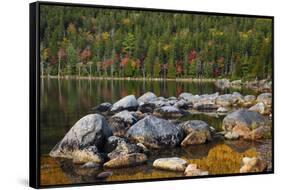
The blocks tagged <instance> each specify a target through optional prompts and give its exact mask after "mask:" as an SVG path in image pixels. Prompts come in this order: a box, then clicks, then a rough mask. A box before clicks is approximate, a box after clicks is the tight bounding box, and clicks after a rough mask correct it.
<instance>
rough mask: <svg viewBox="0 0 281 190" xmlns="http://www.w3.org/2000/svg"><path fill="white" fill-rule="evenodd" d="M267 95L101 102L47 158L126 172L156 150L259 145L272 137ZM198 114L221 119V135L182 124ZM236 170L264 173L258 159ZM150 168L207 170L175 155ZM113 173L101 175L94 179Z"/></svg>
mask: <svg viewBox="0 0 281 190" xmlns="http://www.w3.org/2000/svg"><path fill="white" fill-rule="evenodd" d="M271 96H272V95H271V93H262V94H260V95H258V96H257V97H255V96H253V95H246V96H243V95H241V94H240V93H238V92H234V93H232V94H222V95H220V94H219V93H214V94H203V95H193V94H190V93H182V94H180V95H179V97H169V98H164V97H157V96H156V95H155V94H154V93H152V92H147V93H145V94H143V95H142V96H141V97H139V98H138V99H137V98H136V97H135V96H134V95H129V96H126V97H124V98H122V99H120V100H119V101H117V102H115V103H114V104H111V103H109V102H105V103H102V104H100V105H98V106H96V107H94V108H92V110H91V112H94V113H91V114H89V115H86V116H85V117H83V118H81V119H80V120H79V121H77V122H76V124H75V125H74V126H73V127H72V128H71V129H70V130H69V132H68V133H67V134H66V135H65V137H64V138H63V139H62V140H61V141H60V142H58V144H57V145H56V146H55V147H54V148H53V149H52V150H51V152H50V156H51V157H55V158H66V159H70V160H72V162H73V164H79V165H81V167H82V168H100V167H104V168H124V167H132V166H137V165H142V164H145V163H146V162H147V160H148V158H149V156H150V154H151V152H152V151H154V150H156V149H157V150H162V149H166V148H173V147H183V148H184V147H189V146H197V145H201V144H206V143H211V142H212V141H213V140H214V139H215V138H220V139H223V140H231V141H237V140H239V139H240V140H241V139H244V140H248V141H260V140H263V139H268V138H271V125H272V124H271V112H272V111H271V103H272V97H271ZM191 110H196V111H198V112H202V113H216V114H222V115H225V117H224V119H223V122H222V129H223V130H222V131H216V130H215V129H214V128H213V127H212V126H210V125H209V124H208V123H206V122H205V121H202V120H188V121H181V120H180V118H181V117H182V116H185V115H188V114H192V111H191ZM241 163H243V165H242V167H241V170H240V172H241V173H244V172H261V171H264V170H266V169H267V165H268V164H269V163H267V162H266V161H264V160H262V159H261V158H259V157H257V158H255V157H254V158H245V159H243V160H241ZM153 167H154V168H157V169H161V170H169V171H177V172H183V173H184V175H186V176H200V175H208V171H204V170H202V169H200V168H198V166H197V165H194V164H189V163H188V161H187V160H184V159H182V158H178V157H167V158H157V159H155V160H154V162H153ZM110 175H112V174H109V173H108V174H106V173H101V174H99V176H97V177H98V178H103V177H108V176H110Z"/></svg>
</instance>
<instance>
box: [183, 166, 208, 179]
mask: <svg viewBox="0 0 281 190" xmlns="http://www.w3.org/2000/svg"><path fill="white" fill-rule="evenodd" d="M184 174H185V176H204V175H209V172H208V171H204V170H200V169H198V168H197V165H196V164H189V165H188V166H187V167H186V169H185V171H184Z"/></svg>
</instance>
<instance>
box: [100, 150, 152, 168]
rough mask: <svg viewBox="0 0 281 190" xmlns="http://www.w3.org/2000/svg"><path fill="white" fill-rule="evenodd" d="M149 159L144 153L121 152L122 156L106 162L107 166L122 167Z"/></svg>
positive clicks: (138, 163)
mask: <svg viewBox="0 0 281 190" xmlns="http://www.w3.org/2000/svg"><path fill="white" fill-rule="evenodd" d="M146 161H147V156H146V155H145V154H142V153H132V154H121V155H120V156H118V157H116V158H114V159H111V160H109V161H108V162H106V163H104V165H103V166H104V167H106V168H122V167H131V166H136V165H140V164H143V163H145V162H146Z"/></svg>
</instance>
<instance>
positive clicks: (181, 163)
mask: <svg viewBox="0 0 281 190" xmlns="http://www.w3.org/2000/svg"><path fill="white" fill-rule="evenodd" d="M186 166H187V162H186V161H185V160H184V159H181V158H178V157H172V158H159V159H157V160H155V161H154V162H153V167H154V168H157V169H163V170H170V171H176V172H183V171H184V170H185V168H186Z"/></svg>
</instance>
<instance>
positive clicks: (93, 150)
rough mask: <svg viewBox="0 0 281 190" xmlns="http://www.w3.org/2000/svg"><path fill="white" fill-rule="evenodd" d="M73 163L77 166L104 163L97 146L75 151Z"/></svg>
mask: <svg viewBox="0 0 281 190" xmlns="http://www.w3.org/2000/svg"><path fill="white" fill-rule="evenodd" d="M72 161H73V163H75V164H84V163H87V162H95V163H102V162H103V157H102V156H101V154H100V153H99V151H98V149H97V147H96V146H89V147H87V148H84V149H82V150H75V151H73V153H72Z"/></svg>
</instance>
